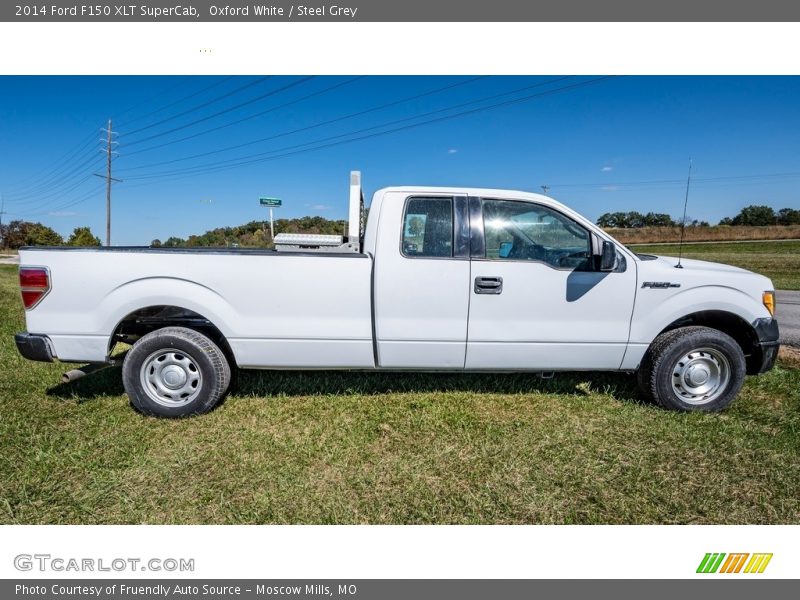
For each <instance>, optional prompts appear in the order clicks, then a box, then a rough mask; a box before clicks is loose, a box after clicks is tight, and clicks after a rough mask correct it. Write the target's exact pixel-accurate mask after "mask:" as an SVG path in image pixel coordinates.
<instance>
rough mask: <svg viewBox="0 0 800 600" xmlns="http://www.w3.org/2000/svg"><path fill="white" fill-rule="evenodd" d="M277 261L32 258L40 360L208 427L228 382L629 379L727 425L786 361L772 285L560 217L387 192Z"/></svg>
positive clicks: (354, 197)
mask: <svg viewBox="0 0 800 600" xmlns="http://www.w3.org/2000/svg"><path fill="white" fill-rule="evenodd" d="M363 205H364V201H363V196H362V193H361V185H360V174H358V173H357V172H354V173H353V174H351V186H350V210H349V231H348V235H347V236H345V237H340V238H337V237H336V236H303V235H278V236H276V250H247V249H238V248H236V249H230V248H202V249H199V248H146V247H145V248H138V247H137V248H130V247H110V248H54V249H53V248H23V249H22V250H21V251H20V265H21V266H20V285H21V288H22V298H23V302H24V305H25V309H26V321H27V330H28V331H27V333H20V334H18V335H17V336H16V343H17V347H18V349H19V351H20V353H21V354H22V355H23V356H25V357H26V358H29V359H33V360H45V361H51V360H53V359H54V358H58V359H59V360H61V361H64V362H89V363H93V362H94V363H109V362H111V360H112V359H111V358H110V357H111V354H112V349H113V348H114V345H115V344H116V343H117V342H125V343H128V344H132V345H133V347H132V348H131V349H130V350H129V351H128V352H127V354H126V355H125V358H124V361H123V363H122V377H123V380H124V385H125V389H126V391H127V393H128V396H129V398H130V400H131V402H132V404H133V405H134V406H135V407H136V408H137V409H139V410H140V411H142V412H144V413H146V414H151V415H161V416H167V417H180V416H186V415H193V414H199V413H204V412H206V411H209V410H211V409H212V408H213V407H214V406H215V405H216V404H217V403H218V402H219V401H220V399H221V398H222V397H223V395H224V394H225V393H226V391H227V388H228V385H229V382H230V376H231V368H235V367H238V368H244V369H352V370H376V369H381V370H409V371H421V370H428V371H538V372H547V373H549V372H553V371H564V370H568V371H575V370H590V371H625V372H637V373H638V382H639V385H640V387H641V391H642V393H643V394H644V395H645V396H646V397H649V398H651V399H653V400H655V401H656V402H657V403H658V404H660V405H661V406H663V407H665V408H670V409H675V410H706V411H711V410H720V409H722V408H724V407H726V406H727V405H728V404H729V403H730V402H731V400H732V399H733V398H734V397H735V396H736V394H737V393H738V392H739V389H740V387H741V385H742V383H743V381H744V377H745V375H746V374H757V373H762V372H764V371H766V370H768V369H770V368H771V367H772V366H773V364H774V362H775V359H776V356H777V353H778V325H777V322H776V321H775V319H774V318H773V314H774V308H775V299H774V293H773V291H772V289H773V285H772V282H771V281H770V280H769V279H767V278H766V277H762V276H761V275H757V274H755V273H751V272H749V271H745V270H743V269H739V268H735V267H730V266H726V265H721V264H716V263H709V262H701V261H696V260H684V261H682V265H681V267H680V268H676V260H675V259H673V258H663V257H656V256H647V255H640V254H636V253H634V252H632V251H631V250H629V249H628V248H626V247H624V246H623V245H621V244H619V243H618V242H616V241H615V240H614V239H613V238H611V237H610V236H609V235H608V234H607V233H605V232H604V231H603V230H601V229H600V228H598V227H597V226H595V225H594V224H593V223H592V222H590V221H588V220H587V219H585V218H583V217H582V216H580V215H579V214H577V213H575V212H573V211H572V210H570V209H569V208H567V207H566V206H563V205H562V204H560V203H558V202H556V201H554V200H552V199H551V198H548V197H545V196H541V195H538V194H531V193H526V192H518V191H507V190H491V189H470V188H458V187H455V188H438V187H436V188H433V187H392V188H386V189H382V190H379V191H378V192H376V193H375V195H374V197H373V199H372V203H371V205H370V209H369V218H368V219H367V220H366V224H365V225H364V219H363V218H362V217H363Z"/></svg>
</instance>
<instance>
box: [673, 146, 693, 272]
mask: <svg viewBox="0 0 800 600" xmlns="http://www.w3.org/2000/svg"><path fill="white" fill-rule="evenodd" d="M691 182H692V159H691V158H690V159H689V175H688V176H687V177H686V197H685V198H684V199H683V219H681V241H680V244H678V264H677V265H675V268H676V269H682V268H683V265H681V258H682V257H683V236H684V233H685V232H686V207H687V206H689V184H690V183H691Z"/></svg>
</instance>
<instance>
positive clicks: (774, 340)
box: [747, 317, 780, 375]
mask: <svg viewBox="0 0 800 600" xmlns="http://www.w3.org/2000/svg"><path fill="white" fill-rule="evenodd" d="M753 329H754V331H755V332H756V339H757V344H756V347H755V348H754V350H755V352H753V356H752V360H751V362H750V363H749V364H748V367H749V368H748V369H747V371H748V374H750V375H758V374H759V373H765V372H767V371H769V370H770V369H771V368H772V367H774V366H775V361H776V360H777V359H778V350H779V349H780V342H779V341H778V340H779V339H780V332H779V331H778V321H777V320H776V319H771V318H768V317H767V318H763V319H756V320H755V321H753Z"/></svg>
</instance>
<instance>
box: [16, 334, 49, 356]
mask: <svg viewBox="0 0 800 600" xmlns="http://www.w3.org/2000/svg"><path fill="white" fill-rule="evenodd" d="M14 341H15V342H16V344H17V350H18V351H19V353H20V354H21V355H22V356H23V357H25V358H27V359H28V360H38V361H41V362H53V351H52V350H51V349H50V340H49V339H47V336H46V335H37V334H35V333H18V334H17V335H15V336H14Z"/></svg>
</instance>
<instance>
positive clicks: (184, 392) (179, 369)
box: [140, 348, 203, 407]
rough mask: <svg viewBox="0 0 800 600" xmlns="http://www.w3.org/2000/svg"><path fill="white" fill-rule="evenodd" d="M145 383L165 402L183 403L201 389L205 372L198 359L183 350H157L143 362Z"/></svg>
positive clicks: (154, 397)
mask: <svg viewBox="0 0 800 600" xmlns="http://www.w3.org/2000/svg"><path fill="white" fill-rule="evenodd" d="M140 379H141V383H142V387H143V388H144V390H145V391H146V392H147V395H148V396H149V397H150V398H151V399H152V400H153V401H154V402H157V403H158V404H161V405H162V406H173V407H174V406H183V405H185V404H188V403H189V402H191V401H192V400H194V399H195V398H196V397H197V395H198V394H199V393H200V389H201V387H202V385H201V384H202V381H203V376H202V374H201V373H200V369H198V367H197V364H196V363H195V361H194V360H193V359H192V358H191V357H190V356H188V355H187V354H185V353H184V352H182V351H180V350H176V349H174V348H168V349H165V350H157V351H156V352H153V353H152V354H151V355H150V356H148V357H147V358H146V359H145V360H144V362H143V363H142V368H141V371H140Z"/></svg>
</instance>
